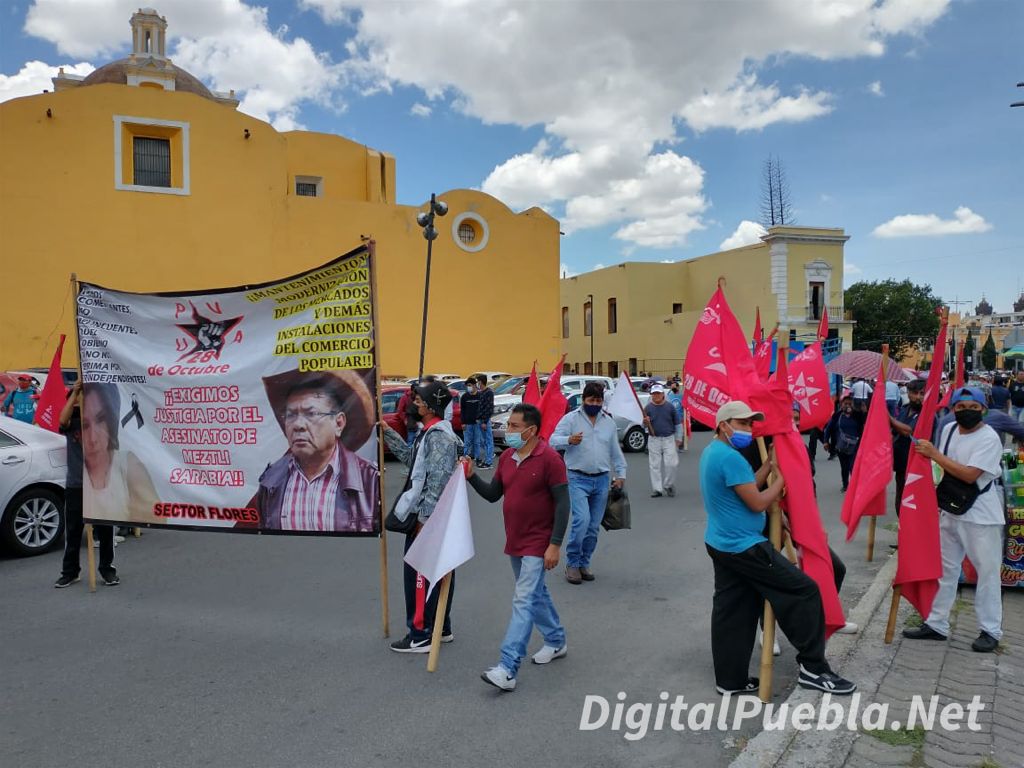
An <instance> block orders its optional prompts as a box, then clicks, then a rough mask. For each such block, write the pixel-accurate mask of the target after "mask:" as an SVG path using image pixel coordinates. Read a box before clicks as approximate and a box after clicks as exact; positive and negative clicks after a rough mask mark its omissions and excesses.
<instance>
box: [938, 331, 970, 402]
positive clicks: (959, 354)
mask: <svg viewBox="0 0 1024 768" xmlns="http://www.w3.org/2000/svg"><path fill="white" fill-rule="evenodd" d="M932 365H933V366H934V365H935V361H934V360H933V361H932ZM963 385H964V344H963V342H961V343H960V344H959V345H958V346H957V349H956V375H955V376H954V378H953V386H951V387H950V388H949V389H947V390H946V394H945V395H943V396H942V400H941V401H940V402H939V408H949V401H950V400H951V399H952V397H953V393H954V392H955V391H956V390H958V389H960V387H962V386H963Z"/></svg>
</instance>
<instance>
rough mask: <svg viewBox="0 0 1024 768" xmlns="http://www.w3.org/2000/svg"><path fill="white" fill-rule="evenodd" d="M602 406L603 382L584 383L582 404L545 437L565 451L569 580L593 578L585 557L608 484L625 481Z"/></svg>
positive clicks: (611, 424) (609, 420) (591, 550)
mask: <svg viewBox="0 0 1024 768" xmlns="http://www.w3.org/2000/svg"><path fill="white" fill-rule="evenodd" d="M603 408H604V386H603V385H601V384H600V383H598V382H595V381H592V382H590V383H588V384H587V385H586V386H585V387H584V388H583V405H582V406H580V407H579V408H577V409H576V410H574V411H570V412H569V413H567V414H566V415H565V416H563V417H562V419H561V421H559V422H558V426H557V427H555V431H554V433H553V434H552V435H551V439H550V440H549V441H548V444H549V445H550V446H551V447H552V448H554V449H555V450H556V451H565V467H566V469H567V470H569V501H570V503H571V505H572V528H571V529H570V532H569V543H568V545H566V548H565V559H566V567H565V578H566V580H567V581H568V582H569V583H570V584H582V583H583V582H584V581H593V580H594V574H593V572H592V571H591V570H590V558H591V557H592V556H593V554H594V550H595V549H596V548H597V534H598V532H599V530H600V527H601V519H602V518H603V517H604V509H605V505H606V504H607V503H608V489H609V485H614V486H615V487H616V488H621V487H622V486H623V484H624V483H625V482H626V458H625V457H624V456H623V455H622V446H621V445H619V434H618V430H617V429H616V427H615V419H614V418H612V417H611V416H610V415H608V414H607V413H605V412H604V410H603ZM609 475H611V483H610V484H609Z"/></svg>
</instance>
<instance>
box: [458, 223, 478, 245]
mask: <svg viewBox="0 0 1024 768" xmlns="http://www.w3.org/2000/svg"><path fill="white" fill-rule="evenodd" d="M459 240H460V241H461V242H462V244H463V245H471V244H472V243H473V241H474V240H476V228H475V227H474V226H473V225H472V224H470V223H469V222H468V221H464V222H462V223H461V224H459Z"/></svg>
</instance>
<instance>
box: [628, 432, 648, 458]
mask: <svg viewBox="0 0 1024 768" xmlns="http://www.w3.org/2000/svg"><path fill="white" fill-rule="evenodd" d="M622 446H623V447H624V448H625V449H626V450H627V451H629V452H630V453H642V452H643V451H645V450H646V449H647V433H646V432H644V428H643V427H641V426H633V427H630V428H629V429H628V430H626V434H625V435H623V436H622Z"/></svg>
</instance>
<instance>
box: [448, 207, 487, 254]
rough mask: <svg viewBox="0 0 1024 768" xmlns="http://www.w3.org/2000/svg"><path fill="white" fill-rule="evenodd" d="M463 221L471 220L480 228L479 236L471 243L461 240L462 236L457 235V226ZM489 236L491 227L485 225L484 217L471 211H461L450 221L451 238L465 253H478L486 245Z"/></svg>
mask: <svg viewBox="0 0 1024 768" xmlns="http://www.w3.org/2000/svg"><path fill="white" fill-rule="evenodd" d="M465 221H472V222H473V223H474V224H476V225H477V227H479V228H480V237H479V238H477V240H476V241H475V242H473V243H464V242H462V238H461V237H459V227H460V226H461V225H462V223H463V222H465ZM490 238H491V228H490V227H488V226H487V221H486V220H485V219H484V217H483V216H480V215H479V214H476V213H473V212H472V211H463V212H462V213H460V214H459V215H458V216H456V217H455V219H454V220H453V221H452V240H453V241H454V242H455V244H456V245H457V246H459V248H461V249H462V250H464V251H465V252H466V253H479V252H480V251H482V250H483V249H484V248H486V247H487V241H488V240H490Z"/></svg>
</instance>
